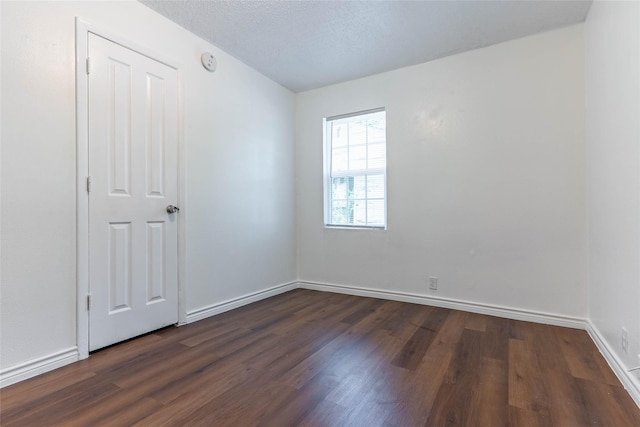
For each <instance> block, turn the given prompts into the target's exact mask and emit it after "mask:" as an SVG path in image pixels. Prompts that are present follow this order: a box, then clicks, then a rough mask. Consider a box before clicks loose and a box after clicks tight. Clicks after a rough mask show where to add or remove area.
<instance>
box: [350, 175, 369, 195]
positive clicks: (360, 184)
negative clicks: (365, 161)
mask: <svg viewBox="0 0 640 427" xmlns="http://www.w3.org/2000/svg"><path fill="white" fill-rule="evenodd" d="M353 180H354V185H353V194H352V196H351V197H352V198H353V199H364V198H366V197H367V176H366V175H357V176H355V177H353Z"/></svg>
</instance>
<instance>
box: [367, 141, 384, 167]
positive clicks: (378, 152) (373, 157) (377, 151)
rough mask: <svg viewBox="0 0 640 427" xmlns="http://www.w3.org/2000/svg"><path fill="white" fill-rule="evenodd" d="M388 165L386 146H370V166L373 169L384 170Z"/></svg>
mask: <svg viewBox="0 0 640 427" xmlns="http://www.w3.org/2000/svg"><path fill="white" fill-rule="evenodd" d="M386 164H387V161H386V153H385V146H384V144H373V145H371V144H369V165H368V167H369V168H371V169H380V168H384V167H385V166H386Z"/></svg>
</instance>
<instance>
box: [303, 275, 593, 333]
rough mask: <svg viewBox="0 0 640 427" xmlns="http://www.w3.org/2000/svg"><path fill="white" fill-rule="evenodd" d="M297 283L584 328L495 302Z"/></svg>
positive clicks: (582, 321) (580, 323)
mask: <svg viewBox="0 0 640 427" xmlns="http://www.w3.org/2000/svg"><path fill="white" fill-rule="evenodd" d="M297 283H298V286H297V287H299V288H303V289H311V290H316V291H325V292H336V293H340V294H349V295H357V296H363V297H371V298H381V299H388V300H394V301H402V302H410V303H414V304H422V305H432V306H435V307H442V308H450V309H454V310H461V311H469V312H472V313H479V314H486V315H489V316H496V317H504V318H506V319H513V320H523V321H526V322H534V323H543V324H546V325H555V326H563V327H566V328H573V329H586V323H585V319H581V318H579V317H569V316H563V315H559V314H551V313H540V312H535V311H529V310H521V309H515V308H509V307H501V306H497V305H490V304H481V303H475V302H468V301H460V300H454V299H450V298H442V297H434V296H430V295H418V294H411V293H407V292H393V291H385V290H380V289H370V288H362V287H358V286H344V285H336V284H332V283H318V282H310V281H299V282H297Z"/></svg>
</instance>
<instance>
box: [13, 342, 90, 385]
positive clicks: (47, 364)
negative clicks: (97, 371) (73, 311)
mask: <svg viewBox="0 0 640 427" xmlns="http://www.w3.org/2000/svg"><path fill="white" fill-rule="evenodd" d="M78 360H79V354H78V348H77V347H71V348H69V349H67V350H62V351H59V352H57V353H53V354H50V355H48V356H44V357H40V358H38V359H34V360H30V361H28V362H24V363H20V364H19V365H15V366H12V367H10V368H7V369H3V370H2V371H0V388H2V387H6V386H8V385H11V384H15V383H17V382H20V381H23V380H26V379H28V378H32V377H35V376H37V375H40V374H44V373H45V372H48V371H52V370H54V369H57V368H61V367H63V366H65V365H68V364H70V363H73V362H76V361H78Z"/></svg>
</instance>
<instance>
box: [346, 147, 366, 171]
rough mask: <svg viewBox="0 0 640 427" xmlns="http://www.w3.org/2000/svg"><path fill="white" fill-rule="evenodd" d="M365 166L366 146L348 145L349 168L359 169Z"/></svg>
mask: <svg viewBox="0 0 640 427" xmlns="http://www.w3.org/2000/svg"><path fill="white" fill-rule="evenodd" d="M366 168H367V147H366V146H365V145H359V146H356V147H352V146H349V170H360V169H366Z"/></svg>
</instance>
